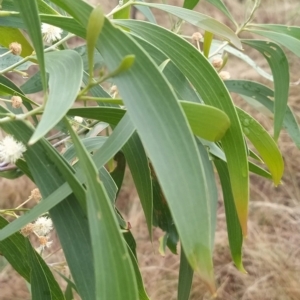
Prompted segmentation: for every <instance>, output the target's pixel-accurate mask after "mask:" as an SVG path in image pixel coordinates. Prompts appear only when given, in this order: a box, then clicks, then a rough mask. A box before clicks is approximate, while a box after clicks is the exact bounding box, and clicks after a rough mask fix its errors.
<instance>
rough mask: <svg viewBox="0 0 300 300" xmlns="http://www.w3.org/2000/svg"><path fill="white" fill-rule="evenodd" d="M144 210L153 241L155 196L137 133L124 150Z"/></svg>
mask: <svg viewBox="0 0 300 300" xmlns="http://www.w3.org/2000/svg"><path fill="white" fill-rule="evenodd" d="M122 150H123V152H124V154H125V157H126V160H127V163H128V166H129V168H130V172H131V175H132V178H133V181H134V183H135V187H136V189H137V192H138V194H139V198H140V201H141V204H142V207H143V210H144V214H145V218H146V222H147V226H148V231H149V235H150V239H151V240H152V222H153V220H152V217H153V195H152V182H151V179H150V168H149V163H148V158H147V155H146V153H145V150H144V147H143V145H142V142H141V140H140V138H139V136H138V134H137V133H136V132H135V133H133V135H132V136H131V138H130V139H129V140H128V142H127V143H126V144H125V145H124V146H123V148H122Z"/></svg>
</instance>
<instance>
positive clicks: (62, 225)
mask: <svg viewBox="0 0 300 300" xmlns="http://www.w3.org/2000/svg"><path fill="white" fill-rule="evenodd" d="M0 111H6V110H4V109H3V108H2V107H0ZM1 127H2V128H3V130H5V131H6V132H8V133H10V134H12V135H13V136H14V137H15V138H16V139H17V140H19V141H22V142H23V143H24V144H27V142H28V140H29V138H30V136H31V135H32V129H31V128H29V127H28V125H27V124H26V123H24V122H21V121H15V122H9V123H4V124H1ZM49 147H52V146H50V145H49V144H48V142H46V141H45V140H44V139H41V140H40V141H39V142H37V143H36V144H34V145H33V146H29V147H27V151H26V152H25V153H24V158H25V160H26V162H27V163H28V166H29V168H30V172H31V174H32V176H33V178H34V182H35V183H36V185H37V186H38V188H39V190H40V192H41V194H42V196H43V201H41V202H40V203H39V204H38V205H37V206H36V207H34V208H33V209H32V210H31V211H30V212H28V213H27V214H24V215H23V216H21V217H19V218H18V219H17V220H15V221H14V222H12V223H10V224H9V225H8V226H6V227H5V228H4V229H2V230H1V232H0V240H2V239H4V238H6V237H7V236H9V235H10V234H11V233H14V232H15V231H17V230H19V229H21V228H22V227H23V226H25V225H26V224H27V223H28V222H31V221H32V220H34V219H35V218H37V217H38V216H40V214H42V213H45V212H47V211H48V210H49V209H50V212H49V213H50V216H51V219H52V220H53V223H54V226H55V229H56V232H57V233H58V236H59V239H60V242H61V245H62V248H63V249H64V254H65V257H66V259H67V262H68V265H69V267H70V270H71V273H72V276H73V278H74V281H75V283H76V286H77V287H78V291H79V293H80V295H81V297H82V298H83V299H93V298H94V296H93V294H94V287H93V286H94V284H95V281H94V274H93V268H94V264H93V259H92V249H91V243H90V238H89V237H90V235H89V227H88V222H87V220H86V215H85V213H84V211H83V210H82V209H81V206H80V205H79V203H78V201H77V199H76V197H75V196H74V194H72V191H71V189H70V187H69V186H68V185H67V184H66V186H65V188H67V189H66V190H67V193H66V195H62V194H61V193H60V191H59V188H60V187H61V186H63V184H64V183H65V180H64V179H63V177H62V175H61V173H60V172H59V171H58V169H57V165H55V163H54V162H53V161H52V159H50V157H49V156H48V151H49ZM51 158H52V157H51ZM56 163H60V162H59V161H56ZM63 166H64V165H62V166H60V168H62V167H63ZM41 174H43V176H41ZM52 193H54V197H53V198H52V201H53V202H52V203H51V202H48V201H47V200H46V199H47V197H48V196H49V195H51V194H52ZM50 198H51V197H49V199H50ZM49 199H48V200H49ZM50 200H51V199H50ZM62 200H64V201H62ZM61 201H62V202H61ZM59 202H61V203H60V204H59V205H57V204H58V203H59ZM78 220H80V221H78ZM18 226H20V227H18ZM78 258H80V259H78Z"/></svg>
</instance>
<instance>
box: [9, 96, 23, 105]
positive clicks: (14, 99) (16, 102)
mask: <svg viewBox="0 0 300 300" xmlns="http://www.w3.org/2000/svg"><path fill="white" fill-rule="evenodd" d="M22 103H23V101H22V98H21V97H20V96H12V97H11V104H12V107H13V108H20V107H21V105H22Z"/></svg>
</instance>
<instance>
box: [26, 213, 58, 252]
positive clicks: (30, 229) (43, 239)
mask: <svg viewBox="0 0 300 300" xmlns="http://www.w3.org/2000/svg"><path fill="white" fill-rule="evenodd" d="M52 229H53V223H52V220H51V219H50V218H47V217H39V218H38V219H37V220H36V221H35V222H34V223H29V224H27V225H26V226H25V227H23V228H22V229H21V233H22V234H23V235H24V236H29V235H30V234H31V233H35V234H36V235H37V237H38V240H39V243H40V245H39V246H38V247H37V248H36V251H38V252H42V251H43V250H44V249H45V248H49V247H50V246H51V244H52V242H53V241H49V237H48V236H47V235H48V234H49V233H50V231H51V230H52Z"/></svg>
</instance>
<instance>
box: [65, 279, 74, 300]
mask: <svg viewBox="0 0 300 300" xmlns="http://www.w3.org/2000/svg"><path fill="white" fill-rule="evenodd" d="M65 298H66V300H73V299H74V296H73V291H72V285H71V284H70V283H68V285H67V287H66V290H65Z"/></svg>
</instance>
